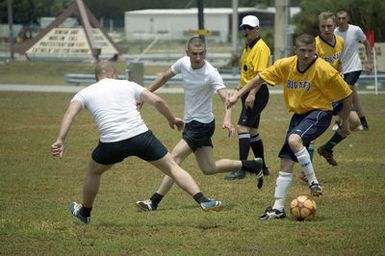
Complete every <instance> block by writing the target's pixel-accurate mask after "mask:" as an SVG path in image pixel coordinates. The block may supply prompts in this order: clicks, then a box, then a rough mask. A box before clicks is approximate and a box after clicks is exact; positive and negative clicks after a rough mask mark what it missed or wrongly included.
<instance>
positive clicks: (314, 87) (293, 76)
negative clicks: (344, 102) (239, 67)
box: [259, 56, 352, 114]
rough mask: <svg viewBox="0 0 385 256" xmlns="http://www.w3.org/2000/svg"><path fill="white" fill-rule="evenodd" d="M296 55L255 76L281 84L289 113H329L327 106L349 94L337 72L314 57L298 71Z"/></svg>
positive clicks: (330, 106) (270, 82)
mask: <svg viewBox="0 0 385 256" xmlns="http://www.w3.org/2000/svg"><path fill="white" fill-rule="evenodd" d="M297 63H298V59H297V56H292V57H288V58H283V59H280V60H277V61H276V62H275V63H274V65H272V66H270V67H268V68H267V69H265V70H264V71H262V72H261V73H259V76H260V77H261V78H262V79H263V80H264V81H265V82H267V83H269V84H272V85H274V84H282V85H283V89H284V98H285V104H286V107H287V109H288V110H289V112H294V113H296V114H304V113H306V112H309V111H311V110H315V109H318V110H324V111H330V110H332V105H331V103H332V102H334V101H338V100H341V99H344V98H346V97H347V96H349V95H350V94H351V93H352V91H351V90H350V88H349V86H348V85H347V84H346V82H345V81H344V80H343V79H342V77H341V76H340V74H339V73H338V71H337V70H335V69H334V68H333V67H332V66H331V65H330V64H329V63H328V62H326V61H325V60H323V59H322V58H319V57H317V58H316V59H315V60H314V61H313V62H312V63H311V64H310V65H309V67H308V68H307V69H306V70H305V71H303V72H301V71H299V70H298V68H297Z"/></svg>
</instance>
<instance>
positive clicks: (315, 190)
mask: <svg viewBox="0 0 385 256" xmlns="http://www.w3.org/2000/svg"><path fill="white" fill-rule="evenodd" d="M309 188H310V194H311V195H312V196H315V197H319V196H320V195H322V188H321V186H320V185H319V184H318V183H315V182H314V181H313V182H312V183H311V185H310V186H309Z"/></svg>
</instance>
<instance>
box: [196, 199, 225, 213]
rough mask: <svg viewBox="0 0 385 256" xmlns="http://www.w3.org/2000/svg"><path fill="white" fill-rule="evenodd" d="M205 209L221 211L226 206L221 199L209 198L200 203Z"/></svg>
mask: <svg viewBox="0 0 385 256" xmlns="http://www.w3.org/2000/svg"><path fill="white" fill-rule="evenodd" d="M200 205H201V208H202V210H203V211H205V212H207V211H216V212H220V211H222V210H223V208H224V206H223V204H222V202H221V201H215V200H209V201H206V202H203V203H201V204H200Z"/></svg>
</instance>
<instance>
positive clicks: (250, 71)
mask: <svg viewBox="0 0 385 256" xmlns="http://www.w3.org/2000/svg"><path fill="white" fill-rule="evenodd" d="M270 56H271V52H270V48H269V47H268V46H267V44H266V43H265V42H264V41H263V39H262V38H259V39H258V41H257V42H256V43H255V44H254V45H253V46H252V47H249V46H246V47H245V48H244V49H243V52H242V56H241V60H240V65H241V66H240V69H241V72H240V88H242V87H243V86H244V85H245V84H247V83H248V82H249V81H250V80H252V79H253V78H254V77H255V76H256V75H257V74H258V73H259V72H260V71H262V70H264V69H266V68H267V67H268V66H269V65H270Z"/></svg>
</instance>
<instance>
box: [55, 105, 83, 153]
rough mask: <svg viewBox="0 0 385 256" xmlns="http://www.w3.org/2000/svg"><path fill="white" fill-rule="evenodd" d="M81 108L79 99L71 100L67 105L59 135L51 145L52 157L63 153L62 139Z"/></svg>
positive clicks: (63, 139)
mask: <svg viewBox="0 0 385 256" xmlns="http://www.w3.org/2000/svg"><path fill="white" fill-rule="evenodd" d="M81 110H82V105H81V104H80V102H79V101H76V100H75V101H72V102H71V103H70V105H69V106H68V108H67V110H66V112H65V113H64V116H63V119H62V122H61V125H60V130H59V135H58V136H57V138H56V141H55V142H54V143H53V144H52V145H51V153H52V156H54V157H59V158H62V157H63V153H64V141H65V139H66V137H67V134H68V131H69V129H70V128H71V124H72V122H73V120H74V118H75V116H76V115H77V114H78V113H79V112H80V111H81Z"/></svg>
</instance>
